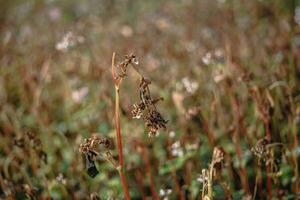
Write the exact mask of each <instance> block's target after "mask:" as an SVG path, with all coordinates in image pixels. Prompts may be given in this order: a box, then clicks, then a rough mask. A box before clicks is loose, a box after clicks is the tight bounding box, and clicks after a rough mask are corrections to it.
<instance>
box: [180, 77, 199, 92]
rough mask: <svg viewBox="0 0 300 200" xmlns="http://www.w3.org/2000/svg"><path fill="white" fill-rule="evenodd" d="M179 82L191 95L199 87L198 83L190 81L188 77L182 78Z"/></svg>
mask: <svg viewBox="0 0 300 200" xmlns="http://www.w3.org/2000/svg"><path fill="white" fill-rule="evenodd" d="M181 82H182V84H183V87H184V88H185V89H186V91H187V92H188V93H191V94H193V93H195V92H196V90H197V89H198V87H199V84H198V82H196V81H194V80H191V79H189V78H188V77H184V78H183V79H182V80H181Z"/></svg>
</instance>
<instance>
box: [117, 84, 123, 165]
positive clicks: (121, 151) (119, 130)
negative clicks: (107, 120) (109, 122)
mask: <svg viewBox="0 0 300 200" xmlns="http://www.w3.org/2000/svg"><path fill="white" fill-rule="evenodd" d="M115 91H116V105H115V126H116V132H117V147H118V154H119V164H120V166H121V167H123V165H124V159H123V147H122V139H121V127H120V124H121V122H120V108H119V103H120V102H119V101H120V100H119V92H120V90H119V88H118V87H117V86H116V87H115Z"/></svg>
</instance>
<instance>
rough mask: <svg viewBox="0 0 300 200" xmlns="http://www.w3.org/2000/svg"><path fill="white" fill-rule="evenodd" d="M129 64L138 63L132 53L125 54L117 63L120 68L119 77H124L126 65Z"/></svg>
mask: <svg viewBox="0 0 300 200" xmlns="http://www.w3.org/2000/svg"><path fill="white" fill-rule="evenodd" d="M129 64H135V65H138V64H139V61H138V60H137V57H136V56H135V55H134V54H130V55H125V60H124V61H122V62H120V63H119V64H118V65H117V68H118V69H119V70H120V72H119V74H118V75H119V77H121V78H122V77H125V76H126V74H127V67H128V65H129Z"/></svg>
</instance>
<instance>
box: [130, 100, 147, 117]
mask: <svg viewBox="0 0 300 200" xmlns="http://www.w3.org/2000/svg"><path fill="white" fill-rule="evenodd" d="M145 108H146V106H145V104H144V103H143V102H140V103H135V104H133V109H132V111H131V113H132V118H134V119H140V118H141V117H142V116H143V111H144V110H145Z"/></svg>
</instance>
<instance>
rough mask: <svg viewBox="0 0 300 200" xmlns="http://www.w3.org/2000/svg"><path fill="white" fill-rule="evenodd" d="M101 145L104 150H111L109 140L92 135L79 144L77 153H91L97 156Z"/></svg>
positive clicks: (111, 144)
mask: <svg viewBox="0 0 300 200" xmlns="http://www.w3.org/2000/svg"><path fill="white" fill-rule="evenodd" d="M101 145H102V146H103V147H104V149H106V150H109V149H112V148H113V142H112V141H111V140H110V139H109V138H106V137H100V136H98V135H93V136H92V137H90V138H88V139H85V141H84V142H83V143H81V144H80V146H79V151H80V152H81V153H87V152H90V151H91V152H94V153H96V154H99V147H100V146H101Z"/></svg>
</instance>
